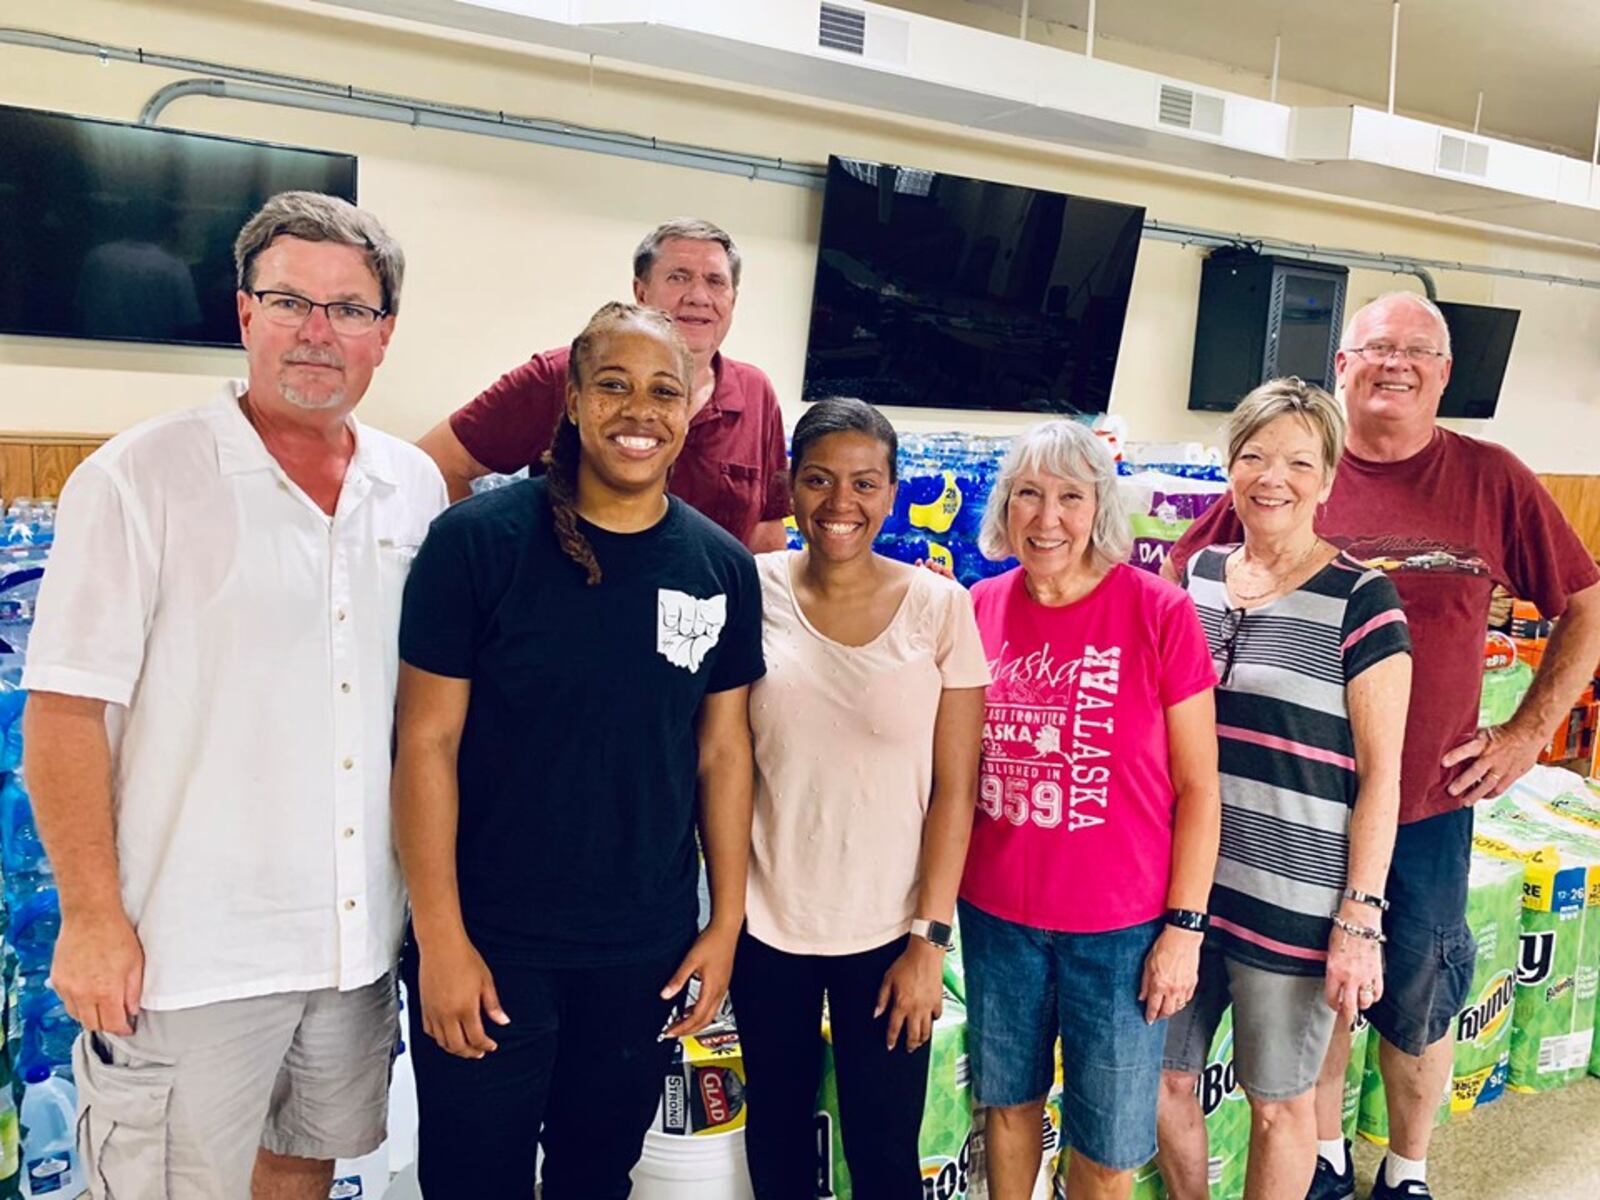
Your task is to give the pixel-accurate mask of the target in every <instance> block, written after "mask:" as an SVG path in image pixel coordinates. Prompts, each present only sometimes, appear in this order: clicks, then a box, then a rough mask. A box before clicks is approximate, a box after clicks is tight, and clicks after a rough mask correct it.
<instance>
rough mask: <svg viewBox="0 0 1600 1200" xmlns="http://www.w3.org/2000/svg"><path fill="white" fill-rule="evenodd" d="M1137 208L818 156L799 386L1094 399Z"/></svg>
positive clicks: (971, 400)
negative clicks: (815, 232)
mask: <svg viewBox="0 0 1600 1200" xmlns="http://www.w3.org/2000/svg"><path fill="white" fill-rule="evenodd" d="M1143 225H1144V209H1142V208H1138V207H1134V206H1132V205H1127V204H1113V203H1110V202H1108V201H1105V200H1091V199H1087V198H1085V197H1082V196H1069V195H1065V194H1063V193H1060V192H1048V191H1041V190H1039V189H1037V188H1028V187H1018V186H1015V185H1012V184H1004V183H989V182H986V181H984V180H980V179H967V178H964V177H962V176H960V175H948V174H943V173H939V172H933V171H919V170H913V169H910V168H906V167H899V166H893V165H891V164H889V163H875V162H864V161H861V160H859V159H846V158H837V157H835V158H830V159H829V160H828V183H827V190H826V192H825V194H824V198H823V204H822V236H821V239H820V246H819V248H818V252H817V275H816V291H815V293H814V295H813V298H812V303H811V336H810V341H809V343H808V345H807V348H806V377H805V392H804V395H805V398H806V399H808V400H816V399H819V398H821V397H823V396H831V395H846V396H858V397H860V398H861V399H863V400H867V401H870V402H871V403H873V404H882V405H912V406H927V407H932V408H955V409H996V410H1009V411H1022V412H1040V413H1100V412H1104V411H1105V410H1106V406H1107V404H1108V403H1109V402H1110V399H1111V381H1112V377H1113V376H1114V375H1115V373H1116V366H1117V350H1118V347H1119V346H1120V345H1121V342H1122V326H1123V322H1124V320H1125V318H1126V317H1127V313H1128V292H1129V289H1130V288H1131V286H1132V284H1133V268H1134V263H1135V261H1136V259H1137V258H1138V253H1139V237H1140V231H1141V229H1142V227H1143Z"/></svg>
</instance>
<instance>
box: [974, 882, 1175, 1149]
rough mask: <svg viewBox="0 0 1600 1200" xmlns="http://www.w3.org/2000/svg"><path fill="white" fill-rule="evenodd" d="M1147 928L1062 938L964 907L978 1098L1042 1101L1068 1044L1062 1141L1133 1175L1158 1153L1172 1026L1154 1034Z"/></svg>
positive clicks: (1155, 925) (1155, 928) (1151, 924)
mask: <svg viewBox="0 0 1600 1200" xmlns="http://www.w3.org/2000/svg"><path fill="white" fill-rule="evenodd" d="M1160 932H1161V922H1160V921H1159V920H1156V921H1148V922H1145V923H1144V924H1142V925H1133V926H1130V927H1129V928H1127V929H1116V930H1112V931H1110V932H1107V933H1057V932H1054V931H1052V930H1048V929H1035V928H1032V927H1031V926H1028V925H1019V924H1017V923H1015V922H1013V921H1007V920H1004V919H1002V918H1000V917H995V916H991V915H990V914H989V913H986V912H984V911H983V910H982V909H980V908H977V907H975V906H973V905H971V904H968V903H967V902H966V901H965V900H963V901H961V946H962V959H963V961H964V963H965V966H966V976H967V1021H968V1027H967V1036H968V1051H969V1053H970V1054H971V1057H972V1082H973V1095H974V1098H975V1100H976V1101H977V1103H979V1104H983V1105H991V1106H999V1107H1009V1106H1012V1105H1017V1104H1026V1103H1029V1102H1031V1101H1035V1100H1039V1099H1042V1098H1043V1097H1044V1096H1045V1095H1046V1094H1047V1093H1048V1092H1049V1090H1050V1085H1051V1083H1053V1082H1054V1080H1055V1055H1054V1050H1055V1042H1056V1037H1057V1035H1058V1034H1059V1035H1060V1037H1061V1064H1062V1079H1063V1083H1064V1087H1065V1103H1064V1104H1063V1106H1062V1107H1063V1110H1064V1111H1063V1127H1062V1136H1063V1138H1064V1139H1065V1141H1066V1143H1067V1144H1068V1145H1069V1146H1071V1147H1072V1149H1073V1151H1074V1152H1075V1153H1077V1154H1082V1155H1083V1156H1085V1157H1086V1158H1089V1159H1091V1160H1092V1161H1094V1162H1096V1163H1098V1164H1100V1165H1101V1166H1103V1167H1108V1168H1110V1169H1111V1170H1114V1171H1131V1170H1133V1169H1134V1168H1135V1167H1140V1166H1143V1165H1144V1164H1145V1163H1147V1162H1149V1161H1150V1159H1151V1158H1152V1157H1153V1156H1154V1155H1155V1152H1156V1097H1157V1095H1158V1094H1159V1092H1160V1088H1161V1053H1162V1048H1163V1046H1164V1045H1165V1044H1166V1036H1167V1023H1166V1022H1165V1021H1157V1022H1156V1023H1155V1024H1153V1025H1151V1024H1147V1023H1146V1022H1145V1019H1144V1005H1143V1004H1141V1003H1140V1002H1139V998H1138V997H1139V984H1140V981H1141V979H1142V978H1143V975H1144V962H1145V958H1146V956H1147V955H1148V954H1149V953H1150V948H1151V946H1153V945H1154V944H1155V940H1156V935H1157V934H1159V933H1160Z"/></svg>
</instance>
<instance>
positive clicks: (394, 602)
mask: <svg viewBox="0 0 1600 1200" xmlns="http://www.w3.org/2000/svg"><path fill="white" fill-rule="evenodd" d="M418 549H419V547H418V545H417V544H416V543H408V542H404V541H399V540H394V539H390V538H379V539H378V598H379V600H380V602H381V603H380V608H379V611H380V612H381V613H382V614H383V620H384V628H385V629H386V630H388V631H389V634H390V636H393V635H394V633H395V632H396V631H398V630H399V628H400V602H401V600H402V598H403V597H404V596H405V591H406V576H408V575H410V574H411V563H412V560H413V559H415V558H416V557H417V550H418Z"/></svg>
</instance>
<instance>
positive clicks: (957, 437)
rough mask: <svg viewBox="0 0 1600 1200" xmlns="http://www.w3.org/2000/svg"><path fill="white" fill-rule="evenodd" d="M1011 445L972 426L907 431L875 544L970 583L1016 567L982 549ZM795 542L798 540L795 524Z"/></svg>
mask: <svg viewBox="0 0 1600 1200" xmlns="http://www.w3.org/2000/svg"><path fill="white" fill-rule="evenodd" d="M1010 444H1011V439H1010V438H1004V437H984V436H982V435H979V434H971V433H907V434H903V435H901V437H900V459H899V474H900V488H899V493H898V494H897V496H896V497H895V505H894V511H893V512H892V513H890V514H889V518H888V519H887V520H886V521H885V522H884V523H883V531H882V532H881V533H880V534H879V535H878V540H877V543H876V545H875V547H874V548H875V549H876V550H877V551H878V552H879V553H880V554H885V555H888V556H889V557H890V558H897V559H900V560H901V561H902V562H917V561H919V560H921V561H930V562H935V563H939V564H942V565H943V566H946V567H948V568H950V570H951V571H952V572H953V573H954V574H955V577H956V578H957V579H959V580H960V581H961V582H962V583H964V584H966V585H967V586H968V587H971V586H972V585H973V584H974V583H976V582H977V581H978V580H980V579H984V578H987V577H988V576H990V575H998V574H1000V573H1001V572H1002V571H1005V570H1008V569H1009V568H1011V567H1012V566H1014V565H1015V563H1014V562H1011V561H1006V562H991V561H990V560H989V559H987V558H985V557H984V556H983V555H982V554H981V553H980V552H979V550H978V526H979V524H980V523H981V521H982V519H983V506H984V504H985V503H987V501H988V499H989V492H990V490H991V489H992V488H993V487H994V480H995V475H996V474H997V473H998V471H999V469H1000V463H1001V460H1002V459H1004V458H1005V454H1006V450H1007V449H1008V448H1009V447H1010ZM789 543H790V545H791V546H793V547H796V548H798V547H799V545H800V539H799V534H798V533H796V532H795V531H794V530H793V529H792V528H791V530H790V536H789Z"/></svg>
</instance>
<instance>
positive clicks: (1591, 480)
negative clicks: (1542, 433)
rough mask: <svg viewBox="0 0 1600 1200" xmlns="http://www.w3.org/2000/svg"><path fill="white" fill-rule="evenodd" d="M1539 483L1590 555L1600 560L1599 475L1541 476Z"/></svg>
mask: <svg viewBox="0 0 1600 1200" xmlns="http://www.w3.org/2000/svg"><path fill="white" fill-rule="evenodd" d="M1539 482H1540V483H1542V484H1544V486H1545V490H1546V491H1548V492H1549V493H1550V495H1551V497H1552V498H1554V500H1555V502H1556V505H1557V506H1558V507H1559V508H1560V509H1561V511H1562V512H1563V513H1564V514H1565V515H1566V518H1567V520H1569V521H1571V522H1572V527H1573V528H1574V529H1576V530H1577V532H1578V536H1579V537H1580V538H1582V539H1583V544H1584V546H1585V547H1587V548H1588V551H1589V553H1590V554H1591V555H1592V556H1593V557H1595V558H1600V475H1541V476H1539Z"/></svg>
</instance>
